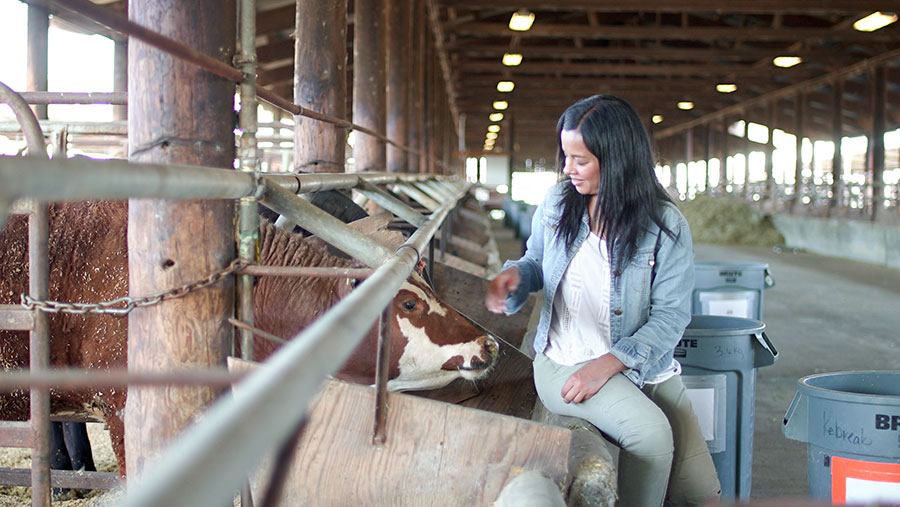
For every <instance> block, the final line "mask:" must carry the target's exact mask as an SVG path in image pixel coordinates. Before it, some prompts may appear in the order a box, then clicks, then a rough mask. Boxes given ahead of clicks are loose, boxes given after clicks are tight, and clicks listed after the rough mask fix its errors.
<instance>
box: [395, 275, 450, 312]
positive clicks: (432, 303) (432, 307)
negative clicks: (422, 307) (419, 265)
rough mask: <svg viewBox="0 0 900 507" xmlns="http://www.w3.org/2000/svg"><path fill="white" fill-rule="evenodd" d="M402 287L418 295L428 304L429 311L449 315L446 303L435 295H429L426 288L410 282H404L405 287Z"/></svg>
mask: <svg viewBox="0 0 900 507" xmlns="http://www.w3.org/2000/svg"><path fill="white" fill-rule="evenodd" d="M401 289H402V290H408V291H410V292H412V293H413V294H415V295H416V296H418V298H419V299H421V300H422V301H424V302H425V304H426V305H428V313H436V314H438V315H440V316H441V317H446V316H447V309H446V308H444V305H443V304H441V302H440V301H438V300H437V299H435V298H434V297H432V296H430V295H428V294H427V293H426V292H425V291H424V290H422V289H420V288H418V287H416V286H415V285H413V284H411V283H409V282H404V283H403V287H401Z"/></svg>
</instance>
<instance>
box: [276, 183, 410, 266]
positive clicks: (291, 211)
mask: <svg viewBox="0 0 900 507" xmlns="http://www.w3.org/2000/svg"><path fill="white" fill-rule="evenodd" d="M262 181H263V192H262V195H261V196H260V201H261V202H262V203H263V204H265V205H266V206H268V207H269V208H271V209H272V210H274V211H277V212H278V213H280V214H282V215H284V216H285V217H287V218H288V219H290V220H292V221H293V222H294V223H297V224H303V228H304V229H306V230H308V231H310V232H312V233H313V234H315V235H316V236H318V237H320V238H322V239H323V240H325V242H327V243H328V244H330V245H333V246H334V247H336V248H337V249H339V250H341V251H342V252H345V253H347V254H348V255H350V256H351V257H353V258H354V259H358V260H359V261H361V262H362V263H363V264H365V265H367V266H369V267H372V268H377V267H378V266H381V265H382V264H383V263H384V261H385V260H386V259H389V258H391V257H392V256H393V255H394V253H393V252H391V251H390V250H389V249H388V248H386V247H384V246H383V245H381V244H380V243H378V242H376V241H375V240H373V239H371V238H369V237H368V236H366V235H365V234H363V233H361V232H358V231H356V230H353V229H350V228H348V227H345V226H344V223H343V222H341V221H340V220H339V219H337V218H335V217H333V216H331V215H329V214H328V213H326V212H324V211H322V210H321V209H320V208H318V207H316V206H315V205H314V204H312V203H310V202H308V201H306V200H304V199H301V198H300V197H297V196H296V195H294V194H292V193H291V192H288V191H287V190H285V189H283V188H281V187H280V186H278V185H277V184H274V183H269V182H268V181H266V178H263V180H262Z"/></svg>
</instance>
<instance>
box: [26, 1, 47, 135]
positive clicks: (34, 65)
mask: <svg viewBox="0 0 900 507" xmlns="http://www.w3.org/2000/svg"><path fill="white" fill-rule="evenodd" d="M49 27H50V17H49V13H48V12H47V8H46V7H41V6H39V5H34V4H28V72H27V75H26V78H25V88H27V89H28V90H29V91H47V30H48V29H49ZM31 109H32V110H33V111H34V114H35V115H36V116H37V117H38V119H39V120H46V119H47V105H46V104H40V105H34V106H31Z"/></svg>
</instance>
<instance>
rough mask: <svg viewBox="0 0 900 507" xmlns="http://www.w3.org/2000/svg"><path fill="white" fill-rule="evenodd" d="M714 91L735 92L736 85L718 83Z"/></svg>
mask: <svg viewBox="0 0 900 507" xmlns="http://www.w3.org/2000/svg"><path fill="white" fill-rule="evenodd" d="M716 91H717V92H719V93H732V92H736V91H737V85H736V84H734V83H719V84H717V85H716Z"/></svg>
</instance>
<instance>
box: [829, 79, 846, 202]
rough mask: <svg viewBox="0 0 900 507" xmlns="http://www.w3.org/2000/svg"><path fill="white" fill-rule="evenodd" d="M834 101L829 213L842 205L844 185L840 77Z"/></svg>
mask: <svg viewBox="0 0 900 507" xmlns="http://www.w3.org/2000/svg"><path fill="white" fill-rule="evenodd" d="M833 90H834V94H833V103H832V105H831V140H832V141H833V142H834V157H833V158H832V159H831V178H832V180H831V201H829V202H828V215H829V216H830V215H831V213H832V212H833V210H834V208H836V207H840V206H841V201H842V199H841V192H842V191H843V188H842V187H843V185H842V182H841V179H842V178H841V177H842V175H843V172H844V171H843V166H844V160H843V157H842V155H841V137H842V136H843V120H844V81H843V79H840V78H839V79H838V80H837V81H835V82H834V85H833Z"/></svg>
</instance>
